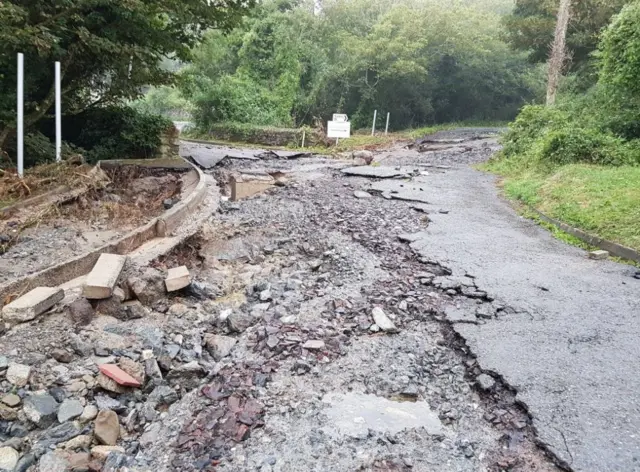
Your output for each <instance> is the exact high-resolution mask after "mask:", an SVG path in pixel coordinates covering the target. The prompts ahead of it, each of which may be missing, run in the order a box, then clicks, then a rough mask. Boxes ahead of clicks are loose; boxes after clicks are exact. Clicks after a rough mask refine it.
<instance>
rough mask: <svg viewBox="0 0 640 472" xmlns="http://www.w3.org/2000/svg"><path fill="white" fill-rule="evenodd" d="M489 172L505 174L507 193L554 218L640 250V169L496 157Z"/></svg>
mask: <svg viewBox="0 0 640 472" xmlns="http://www.w3.org/2000/svg"><path fill="white" fill-rule="evenodd" d="M483 169H484V170H487V171H490V172H493V173H496V174H498V175H500V176H502V177H503V181H502V185H503V188H504V193H505V195H506V196H508V197H509V198H511V199H514V200H517V201H520V202H523V203H526V204H529V205H531V206H533V207H534V208H536V209H538V210H540V211H542V212H543V213H545V214H546V215H548V216H551V217H552V218H556V219H558V220H561V221H564V222H565V223H567V224H569V225H572V226H574V227H576V228H580V229H582V230H584V231H587V232H588V233H591V234H593V235H596V236H599V237H601V238H604V239H607V240H609V241H613V242H616V243H619V244H622V245H625V246H628V247H630V248H633V249H636V250H640V167H637V166H620V167H610V166H598V165H588V164H569V165H565V166H557V167H550V166H545V165H542V164H537V165H532V164H531V163H527V162H526V161H525V160H524V159H522V160H518V159H501V158H500V157H498V158H497V159H495V160H493V161H491V162H489V163H488V164H486V165H484V166H483Z"/></svg>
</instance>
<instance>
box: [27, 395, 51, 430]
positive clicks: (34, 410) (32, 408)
mask: <svg viewBox="0 0 640 472" xmlns="http://www.w3.org/2000/svg"><path fill="white" fill-rule="evenodd" d="M22 411H23V412H24V414H25V416H26V417H27V418H28V419H29V421H31V422H32V423H34V424H36V425H37V426H39V427H41V428H43V427H47V426H49V425H51V424H52V423H53V422H54V421H55V419H56V413H57V412H58V402H57V401H56V400H55V399H54V398H53V397H52V396H51V395H49V394H47V393H39V394H35V395H31V396H30V397H27V398H26V399H25V400H24V407H23V410H22Z"/></svg>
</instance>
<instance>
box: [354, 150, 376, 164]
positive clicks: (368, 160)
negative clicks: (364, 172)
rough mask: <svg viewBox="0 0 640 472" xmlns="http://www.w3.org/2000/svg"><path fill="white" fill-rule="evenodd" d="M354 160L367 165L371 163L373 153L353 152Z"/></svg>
mask: <svg viewBox="0 0 640 472" xmlns="http://www.w3.org/2000/svg"><path fill="white" fill-rule="evenodd" d="M353 158H354V159H362V160H363V161H364V162H365V163H366V164H367V165H369V164H371V163H372V162H373V153H372V152H371V151H366V150H362V151H355V152H354V153H353Z"/></svg>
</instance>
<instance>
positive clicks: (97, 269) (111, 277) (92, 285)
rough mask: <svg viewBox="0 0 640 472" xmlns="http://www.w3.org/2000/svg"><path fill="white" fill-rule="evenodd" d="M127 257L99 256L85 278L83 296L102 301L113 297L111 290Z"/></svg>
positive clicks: (116, 255) (115, 255) (114, 255)
mask: <svg viewBox="0 0 640 472" xmlns="http://www.w3.org/2000/svg"><path fill="white" fill-rule="evenodd" d="M126 261H127V256H120V255H118V254H101V255H100V258H99V259H98V262H96V265H95V266H93V270H92V271H91V273H89V275H88V277H87V283H86V284H85V286H84V292H83V295H84V297H85V298H88V299H90V300H103V299H105V298H109V297H111V295H113V289H114V288H115V286H116V283H117V282H118V277H120V273H121V272H122V269H123V268H124V264H125V262H126Z"/></svg>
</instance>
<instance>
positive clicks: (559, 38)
mask: <svg viewBox="0 0 640 472" xmlns="http://www.w3.org/2000/svg"><path fill="white" fill-rule="evenodd" d="M570 16H571V0H560V6H559V7H558V20H557V23H556V32H555V35H554V38H553V45H552V46H551V55H550V56H549V80H548V82H547V105H553V104H554V103H555V102H556V94H557V92H558V84H559V83H560V76H561V75H562V69H563V67H564V64H565V61H566V58H567V50H566V43H567V27H568V26H569V17H570Z"/></svg>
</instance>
